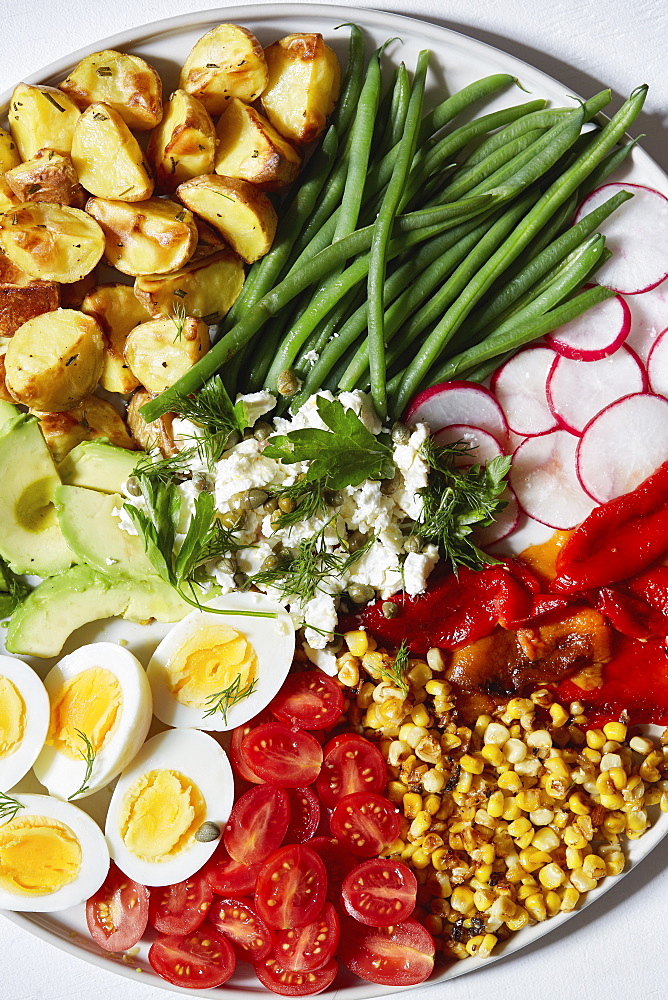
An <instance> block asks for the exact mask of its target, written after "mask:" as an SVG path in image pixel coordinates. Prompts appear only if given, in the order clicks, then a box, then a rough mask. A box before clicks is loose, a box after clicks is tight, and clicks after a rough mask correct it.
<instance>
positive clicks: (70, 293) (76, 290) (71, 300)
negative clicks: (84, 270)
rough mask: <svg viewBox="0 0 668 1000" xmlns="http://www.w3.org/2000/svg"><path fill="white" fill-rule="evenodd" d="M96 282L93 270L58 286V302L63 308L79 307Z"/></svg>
mask: <svg viewBox="0 0 668 1000" xmlns="http://www.w3.org/2000/svg"><path fill="white" fill-rule="evenodd" d="M96 284H97V275H96V274H95V271H90V272H89V273H88V274H86V275H85V276H84V277H83V278H80V279H79V281H73V282H71V284H69V285H61V286H60V304H61V306H62V307H63V309H80V308H81V303H82V302H83V300H84V298H85V297H86V295H88V293H89V291H90V290H91V288H94V287H95V285H96Z"/></svg>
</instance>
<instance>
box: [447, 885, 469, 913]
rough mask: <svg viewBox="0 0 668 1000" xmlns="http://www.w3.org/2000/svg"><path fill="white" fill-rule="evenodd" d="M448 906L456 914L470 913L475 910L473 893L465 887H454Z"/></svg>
mask: <svg viewBox="0 0 668 1000" xmlns="http://www.w3.org/2000/svg"><path fill="white" fill-rule="evenodd" d="M450 906H451V907H452V908H453V910H456V911H457V913H470V912H471V910H473V909H475V904H474V902H473V893H472V892H471V890H470V889H469V888H468V887H467V886H465V885H457V886H455V888H454V889H453V890H452V896H451V897H450Z"/></svg>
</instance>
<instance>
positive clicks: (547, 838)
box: [532, 826, 561, 854]
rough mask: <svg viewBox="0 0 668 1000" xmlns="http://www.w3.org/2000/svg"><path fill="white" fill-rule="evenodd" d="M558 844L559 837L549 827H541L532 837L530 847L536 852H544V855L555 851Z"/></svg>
mask: <svg viewBox="0 0 668 1000" xmlns="http://www.w3.org/2000/svg"><path fill="white" fill-rule="evenodd" d="M560 843H561V841H560V840H559V837H558V836H557V834H556V833H555V832H554V830H552V829H551V828H550V827H549V826H544V827H541V829H540V830H536V832H535V833H534V835H533V840H532V845H533V846H534V847H535V848H536V850H538V851H544V852H545V853H546V854H549V853H550V851H556V849H557V847H559V844H560Z"/></svg>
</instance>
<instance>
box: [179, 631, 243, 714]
mask: <svg viewBox="0 0 668 1000" xmlns="http://www.w3.org/2000/svg"><path fill="white" fill-rule="evenodd" d="M165 669H166V671H167V675H168V682H169V686H170V689H171V691H172V694H173V695H174V697H175V698H176V700H177V701H179V702H180V703H181V704H182V705H187V706H189V707H190V708H197V709H205V708H211V707H212V705H213V703H214V702H215V700H216V698H217V697H220V696H221V695H222V694H223V693H224V692H227V691H230V704H232V703H233V697H234V693H235V692H237V693H238V692H241V691H245V690H247V689H248V687H249V685H252V683H253V681H254V680H255V679H256V677H257V669H258V660H257V654H256V652H255V649H254V648H253V646H252V645H251V643H250V642H249V641H248V639H247V638H246V636H245V635H242V634H241V632H237V631H236V630H235V629H233V628H228V627H227V626H226V625H215V626H212V627H210V628H205V629H199V630H198V631H197V632H196V633H195V634H194V635H192V636H191V637H190V639H188V640H187V641H186V642H184V643H183V645H182V646H181V647H180V648H179V650H178V652H177V653H176V656H174V657H173V659H171V660H170V661H169V663H168V664H167V666H166V668H165Z"/></svg>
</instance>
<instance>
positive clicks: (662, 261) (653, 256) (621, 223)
mask: <svg viewBox="0 0 668 1000" xmlns="http://www.w3.org/2000/svg"><path fill="white" fill-rule="evenodd" d="M618 191H630V192H632V194H633V198H630V199H629V201H626V202H624V204H623V205H621V206H620V207H619V208H618V209H617V211H616V212H613V214H612V215H611V216H609V217H608V218H607V219H606V220H605V221H604V222H602V223H601V225H600V226H599V227H598V228H599V232H601V233H602V234H603V235H604V236H605V245H606V247H607V248H608V250H612V254H613V255H612V257H611V258H610V260H608V261H607V262H606V263H605V264H604V265H603V267H601V269H600V270H599V271H598V272H597V274H596V281H597V282H598V284H599V285H605V286H606V287H607V288H612V289H613V290H614V291H616V292H623V293H624V294H625V295H639V294H640V293H641V292H648V291H649V290H650V288H655V287H656V286H657V285H660V284H661V282H662V281H663V280H664V279H665V278H667V277H668V198H666V197H665V195H663V194H661V193H660V192H659V191H655V190H654V188H648V187H644V186H643V185H641V184H619V183H618V184H604V185H603V186H602V187H600V188H597V189H596V190H595V191H592V193H591V194H590V195H589V197H588V198H585V200H584V201H583V202H582V204H581V205H580V208H579V210H578V213H577V216H576V218H575V221H576V222H579V221H580V219H581V218H582V217H583V216H585V215H588V214H589V213H590V212H593V210H594V209H595V208H598V207H599V205H602V204H603V202H605V201H608V199H609V198H612V196H613V195H615V194H617V192H618Z"/></svg>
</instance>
